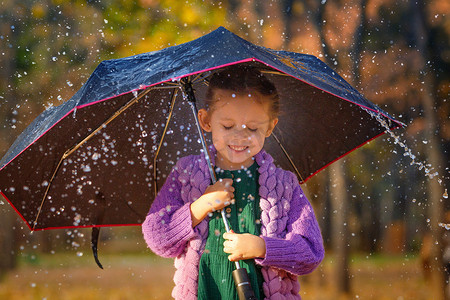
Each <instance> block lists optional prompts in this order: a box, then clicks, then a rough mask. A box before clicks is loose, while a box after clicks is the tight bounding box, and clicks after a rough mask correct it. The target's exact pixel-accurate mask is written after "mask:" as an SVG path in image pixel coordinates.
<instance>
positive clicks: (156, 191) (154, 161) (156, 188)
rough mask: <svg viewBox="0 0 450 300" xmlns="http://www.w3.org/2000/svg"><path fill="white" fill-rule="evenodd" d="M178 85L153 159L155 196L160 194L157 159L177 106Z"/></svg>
mask: <svg viewBox="0 0 450 300" xmlns="http://www.w3.org/2000/svg"><path fill="white" fill-rule="evenodd" d="M178 87H179V86H177V87H176V88H175V90H174V92H173V94H172V99H171V100H170V109H169V115H168V116H167V120H166V125H165V126H164V131H163V133H162V136H161V139H160V140H159V145H158V149H157V150H156V153H155V158H154V159H153V183H154V186H155V197H156V195H157V194H158V181H157V179H156V177H157V174H156V169H157V168H156V165H157V164H158V162H157V161H156V160H157V158H158V154H159V150H161V146H162V144H163V141H164V137H165V136H166V132H167V128H168V127H169V123H170V120H171V119H172V113H173V108H174V107H175V99H176V98H177V94H178Z"/></svg>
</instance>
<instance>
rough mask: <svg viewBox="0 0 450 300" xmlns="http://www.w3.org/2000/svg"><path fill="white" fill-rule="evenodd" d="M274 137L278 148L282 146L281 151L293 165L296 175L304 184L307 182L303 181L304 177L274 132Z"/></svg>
mask: <svg viewBox="0 0 450 300" xmlns="http://www.w3.org/2000/svg"><path fill="white" fill-rule="evenodd" d="M272 136H273V137H274V139H275V140H276V141H277V143H278V146H280V148H281V150H282V151H283V153H284V155H285V156H286V158H287V159H288V160H289V163H290V164H291V166H292V167H293V168H294V170H295V173H297V176H298V177H300V179H301V180H302V182H305V181H304V180H303V177H302V175H300V172H299V170H298V169H297V167H296V166H295V164H294V162H293V161H292V159H291V157H290V156H289V154H288V153H287V151H286V149H285V148H284V146H283V145H282V144H281V142H280V140H279V139H278V137H277V136H276V135H275V133H274V132H272Z"/></svg>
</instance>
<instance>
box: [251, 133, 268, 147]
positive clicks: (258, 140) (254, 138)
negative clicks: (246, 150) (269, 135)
mask: <svg viewBox="0 0 450 300" xmlns="http://www.w3.org/2000/svg"><path fill="white" fill-rule="evenodd" d="M248 140H249V141H250V142H251V143H252V144H254V145H262V144H264V140H265V136H264V134H262V133H260V132H255V133H252V134H250V135H249V137H248Z"/></svg>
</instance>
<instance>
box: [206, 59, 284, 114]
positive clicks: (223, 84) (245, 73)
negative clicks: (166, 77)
mask: <svg viewBox="0 0 450 300" xmlns="http://www.w3.org/2000/svg"><path fill="white" fill-rule="evenodd" d="M216 89H222V90H228V91H233V92H235V93H236V94H238V95H245V94H249V93H252V92H258V93H260V94H261V95H262V96H265V98H266V99H268V100H269V101H270V103H269V104H270V109H269V113H270V117H271V119H275V118H276V117H278V114H279V111H280V97H279V96H278V92H277V89H276V88H275V85H274V84H273V83H272V82H271V81H270V80H269V79H267V78H266V77H265V76H264V75H263V74H262V73H261V72H260V71H259V70H258V69H256V68H255V67H251V66H247V65H242V64H238V65H233V66H230V67H227V68H225V69H223V70H220V71H219V72H217V73H214V74H213V75H212V76H211V78H210V80H209V87H208V91H207V93H206V99H205V104H206V108H207V109H213V107H214V104H215V100H214V91H215V90H216Z"/></svg>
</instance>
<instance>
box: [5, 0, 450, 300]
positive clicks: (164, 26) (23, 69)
mask: <svg viewBox="0 0 450 300" xmlns="http://www.w3.org/2000/svg"><path fill="white" fill-rule="evenodd" d="M0 3H1V7H0V20H1V21H0V157H1V156H3V155H4V154H5V153H6V151H7V149H8V148H9V146H10V145H11V144H12V142H13V141H14V140H15V138H16V137H17V136H18V135H19V134H20V132H21V131H22V130H24V129H25V127H26V126H27V125H28V124H29V123H30V122H31V121H32V120H33V119H34V118H35V117H36V116H37V115H38V114H40V113H41V112H42V111H44V110H45V109H46V108H49V107H51V106H57V105H59V104H61V103H63V102H64V101H66V100H68V99H70V98H71V97H72V95H73V94H74V93H75V92H76V91H77V90H78V89H79V88H80V87H81V86H82V85H83V83H84V82H85V81H86V80H87V79H88V77H89V75H90V73H92V71H93V70H94V69H95V67H96V66H97V65H98V64H99V63H100V62H101V61H102V60H105V59H111V58H119V57H125V56H130V55H134V54H138V53H144V52H150V51H155V50H160V49H162V48H166V47H169V46H173V45H177V44H181V43H184V42H187V41H190V40H192V39H195V38H198V37H200V36H202V35H204V34H207V33H209V32H211V31H212V30H214V29H216V28H217V27H219V26H224V27H226V28H227V29H228V30H231V31H232V32H234V33H235V34H237V35H239V36H241V37H242V38H244V39H247V40H249V41H251V42H253V43H255V44H258V45H261V46H265V47H269V48H272V49H277V50H288V51H295V52H302V53H307V54H312V55H316V56H318V57H319V58H320V59H321V60H323V61H324V62H325V63H327V64H328V65H329V66H331V67H332V68H333V69H335V70H336V71H337V72H338V73H339V74H340V75H341V76H343V77H344V79H346V80H347V81H348V82H349V83H350V84H352V85H353V86H355V87H356V88H357V89H358V90H359V91H361V92H362V93H363V94H364V95H365V96H366V97H367V98H368V99H369V100H371V101H372V102H374V103H376V104H377V105H378V106H380V107H381V108H382V109H384V110H385V111H387V112H389V113H390V114H392V115H393V116H394V117H395V118H397V119H398V120H400V121H402V122H404V123H405V124H407V127H406V128H405V129H399V130H397V131H394V133H393V135H394V136H397V137H398V141H397V143H396V142H395V138H394V137H393V136H391V135H389V134H386V135H384V136H382V137H380V138H378V139H376V140H374V141H372V142H370V143H369V144H367V145H365V146H363V147H362V148H360V149H358V150H357V151H354V152H353V153H351V154H350V155H349V156H347V157H346V159H344V160H341V161H339V162H337V163H334V164H333V165H332V166H331V167H329V168H327V169H326V170H324V171H322V172H321V173H319V174H318V175H317V176H315V177H314V178H313V179H311V180H310V181H308V183H307V184H305V185H303V188H304V189H305V191H306V193H307V195H308V196H309V199H310V201H311V203H312V204H313V206H314V209H315V212H316V215H317V218H318V220H319V222H320V226H321V229H322V234H323V238H324V242H325V245H326V251H327V252H326V258H325V261H324V262H323V263H322V265H321V266H320V267H319V268H318V269H317V270H316V271H314V272H313V273H312V274H310V275H307V276H302V277H301V278H300V279H299V280H300V282H301V292H300V293H301V295H302V297H303V299H449V297H450V296H449V293H450V292H449V285H448V273H446V271H445V266H446V264H447V265H448V261H449V256H450V253H449V252H450V250H449V228H450V225H449V223H450V214H449V211H450V204H449V201H448V191H447V187H448V186H449V167H450V163H449V151H450V120H449V115H450V113H449V111H450V103H449V92H450V45H449V44H450V18H449V13H450V2H449V1H447V0H429V1H423V0H417V1H394V0H371V1H369V0H349V1H342V0H321V1H316V0H310V1H308V0H266V1H263V0H247V1H244V0H243V1H240V0H228V1H227V0H224V1H200V0H195V1H176V0H160V1H158V0H139V1H138V0H136V1H131V0H90V1H89V0H88V1H82V0H71V1H64V0H41V1H31V0H21V1H18V0H2V1H0ZM401 144H404V145H401ZM408 150H411V151H412V153H413V154H414V155H416V160H417V161H421V162H423V163H424V164H426V165H427V168H422V169H420V168H418V167H417V165H415V164H414V163H413V162H412V159H411V157H410V156H409V155H407V154H405V153H407V151H408ZM425 169H428V171H427V172H425ZM0 184H1V183H0ZM90 237H91V231H90V229H72V230H50V231H41V232H34V233H30V231H29V229H28V228H27V226H26V225H25V223H24V222H23V221H22V220H21V219H20V218H18V216H17V215H16V213H15V212H14V211H13V209H12V208H11V207H10V205H9V204H8V203H7V201H6V200H5V199H3V198H0V299H80V298H81V297H83V298H84V299H143V298H145V299H169V298H170V293H171V289H172V287H173V282H172V276H173V271H174V268H173V261H172V260H170V259H161V258H158V257H157V256H155V255H154V254H152V253H151V252H150V250H148V249H147V247H146V245H145V242H144V240H143V238H142V235H141V229H140V227H120V228H106V229H102V232H101V235H100V239H101V240H100V243H99V255H100V261H101V262H102V263H103V266H104V267H105V270H100V269H99V268H98V267H97V266H96V264H95V262H94V259H93V257H92V252H91V248H90Z"/></svg>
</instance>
